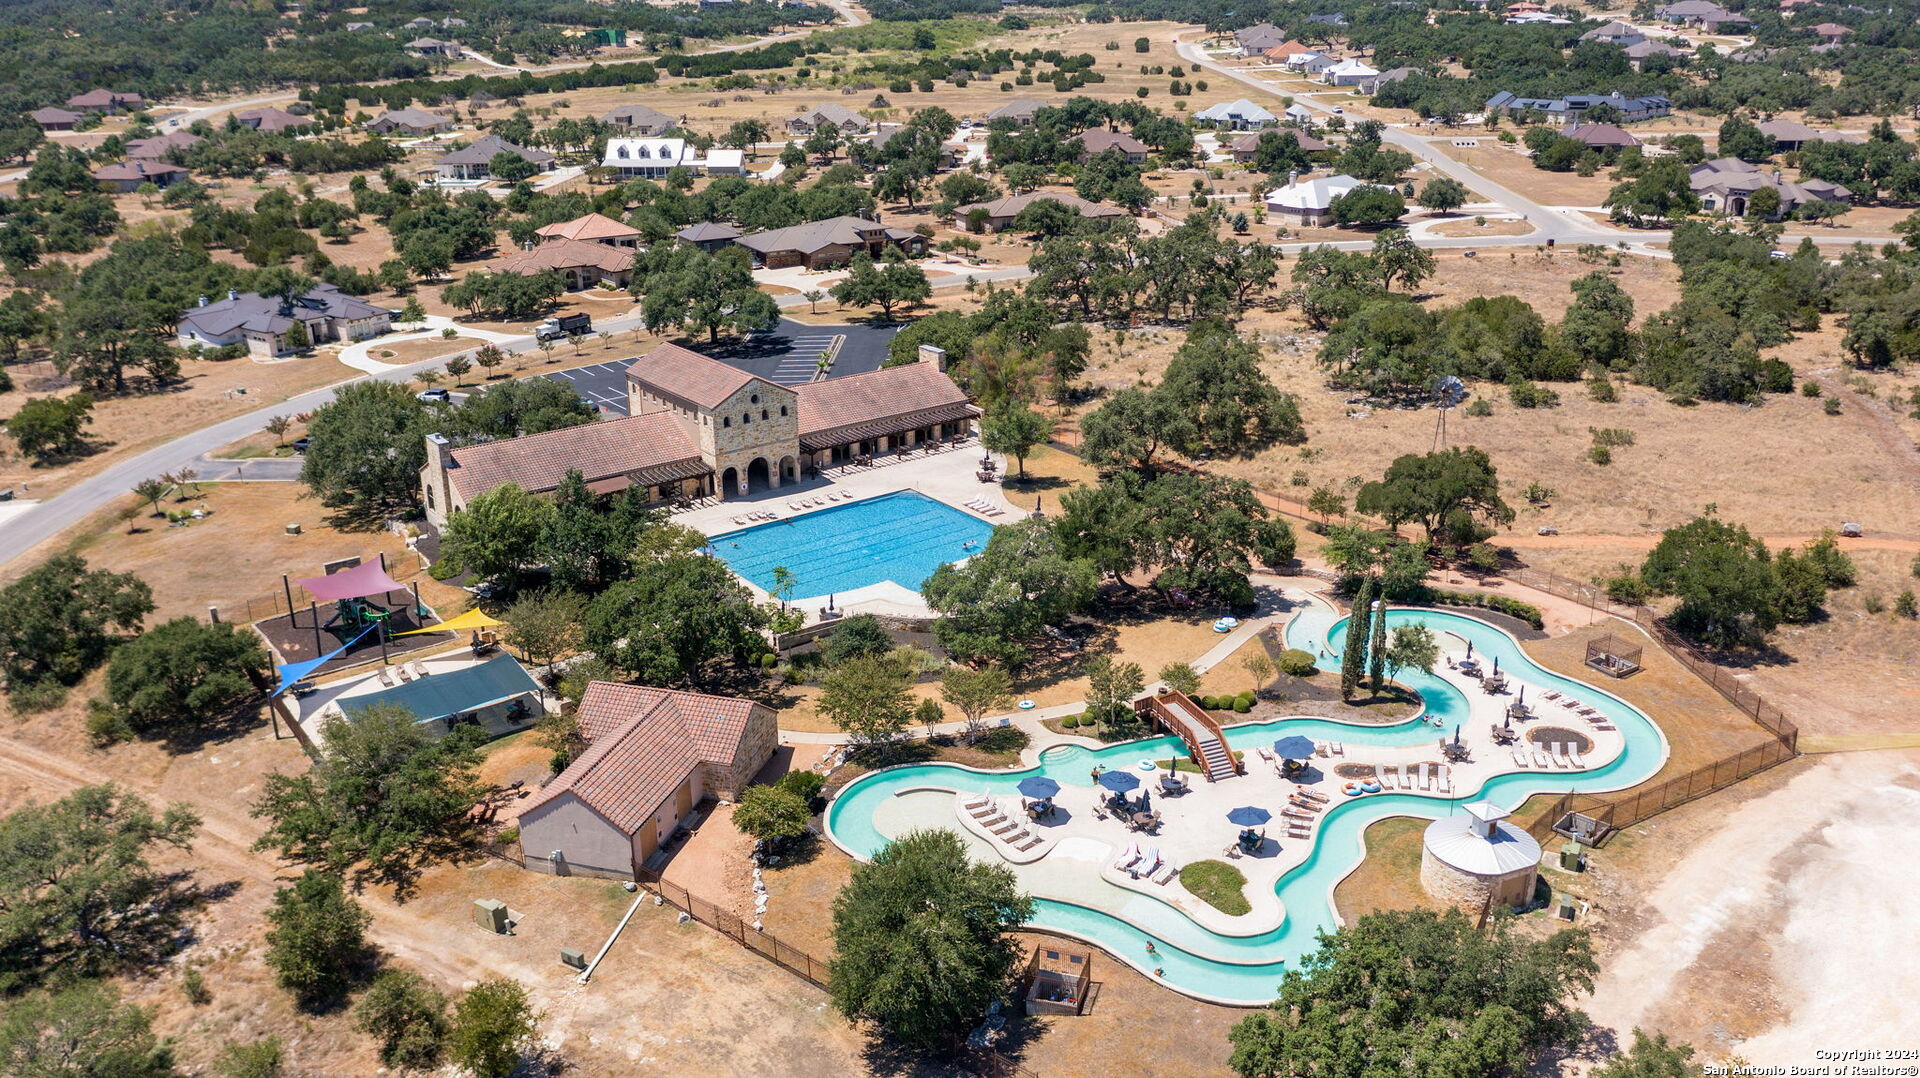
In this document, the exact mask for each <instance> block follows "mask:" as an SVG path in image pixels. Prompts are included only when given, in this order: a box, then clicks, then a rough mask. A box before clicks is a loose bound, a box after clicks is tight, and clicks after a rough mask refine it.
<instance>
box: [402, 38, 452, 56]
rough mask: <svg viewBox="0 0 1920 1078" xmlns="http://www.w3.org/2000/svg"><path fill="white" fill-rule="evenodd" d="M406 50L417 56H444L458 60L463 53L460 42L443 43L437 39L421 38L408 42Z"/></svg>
mask: <svg viewBox="0 0 1920 1078" xmlns="http://www.w3.org/2000/svg"><path fill="white" fill-rule="evenodd" d="M405 48H406V50H407V51H408V52H410V53H413V54H414V55H415V56H444V57H447V58H448V59H458V58H459V56H460V52H461V47H460V43H459V42H458V41H442V40H440V39H439V38H437V37H419V38H414V39H413V40H412V41H409V42H407V44H406V46H405Z"/></svg>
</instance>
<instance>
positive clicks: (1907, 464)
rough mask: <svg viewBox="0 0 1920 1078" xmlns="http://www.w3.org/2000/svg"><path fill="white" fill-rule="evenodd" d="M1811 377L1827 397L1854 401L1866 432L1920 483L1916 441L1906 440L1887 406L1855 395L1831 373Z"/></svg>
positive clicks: (1823, 372) (1908, 476)
mask: <svg viewBox="0 0 1920 1078" xmlns="http://www.w3.org/2000/svg"><path fill="white" fill-rule="evenodd" d="M1811 377H1812V378H1813V380H1814V381H1815V382H1818V383H1819V384H1820V388H1821V389H1822V390H1825V391H1826V394H1827V396H1829V397H1834V398H1841V397H1844V398H1846V399H1847V400H1849V401H1851V402H1852V404H1853V407H1854V408H1855V409H1857V414H1859V415H1862V416H1865V417H1866V421H1867V430H1868V433H1870V434H1872V435H1873V438H1874V441H1877V442H1879V443H1880V447H1881V448H1882V449H1885V450H1886V451H1887V456H1888V457H1890V458H1892V459H1893V460H1895V461H1898V462H1899V464H1900V466H1901V467H1902V468H1904V469H1906V472H1907V478H1909V479H1911V480H1913V481H1914V482H1916V483H1920V446H1915V445H1914V444H1913V439H1911V438H1909V437H1907V433H1906V432H1905V431H1903V430H1901V429H1900V424H1899V422H1898V421H1897V420H1896V419H1895V418H1894V415H1893V412H1892V411H1891V410H1890V409H1888V408H1887V406H1886V405H1885V404H1883V403H1881V402H1880V401H1877V400H1875V399H1873V398H1872V397H1868V396H1866V395H1864V394H1861V393H1856V392H1855V391H1854V390H1853V387H1851V386H1849V385H1846V384H1845V383H1843V382H1841V381H1839V380H1837V379H1836V378H1835V377H1834V375H1833V373H1832V372H1830V371H1815V372H1813V374H1812V376H1811Z"/></svg>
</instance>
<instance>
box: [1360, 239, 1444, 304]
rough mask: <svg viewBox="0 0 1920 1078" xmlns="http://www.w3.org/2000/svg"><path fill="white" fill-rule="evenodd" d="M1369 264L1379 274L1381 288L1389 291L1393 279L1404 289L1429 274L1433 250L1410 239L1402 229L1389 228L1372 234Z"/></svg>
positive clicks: (1416, 285) (1415, 286)
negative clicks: (1371, 263) (1371, 259)
mask: <svg viewBox="0 0 1920 1078" xmlns="http://www.w3.org/2000/svg"><path fill="white" fill-rule="evenodd" d="M1373 264H1374V267H1375V268H1376V269H1378V270H1379V273H1380V287H1381V290H1382V291H1386V292H1391V291H1393V282H1394V278H1396V277H1397V278H1399V279H1400V282H1401V283H1402V284H1404V285H1406V286H1407V287H1408V288H1417V287H1419V285H1420V282H1421V281H1424V280H1426V279H1427V278H1429V277H1431V276H1433V272H1434V262H1433V252H1432V251H1428V250H1426V249H1424V248H1422V247H1421V246H1419V245H1418V244H1416V243H1414V242H1413V237H1412V236H1411V235H1409V234H1408V232H1407V230H1406V229H1404V228H1389V229H1387V230H1386V231H1384V232H1379V233H1376V234H1375V235H1374V237H1373Z"/></svg>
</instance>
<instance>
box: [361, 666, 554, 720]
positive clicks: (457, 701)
mask: <svg viewBox="0 0 1920 1078" xmlns="http://www.w3.org/2000/svg"><path fill="white" fill-rule="evenodd" d="M539 692H540V686H539V684H538V683H536V682H535V681H534V680H533V676H532V675H531V674H528V673H527V671H526V670H525V669H524V668H523V667H521V665H520V664H519V663H518V662H516V661H514V658H513V656H511V655H498V656H495V657H494V658H491V659H488V660H487V661H486V662H483V663H480V664H478V665H476V666H467V667H462V668H460V669H458V670H450V671H447V672H445V673H439V674H433V675H431V676H429V677H423V678H416V679H414V680H413V681H408V682H403V683H402V684H400V685H396V686H394V687H393V688H391V689H381V690H380V691H379V692H370V693H367V694H366V695H364V696H355V697H352V698H351V699H347V700H342V701H340V710H341V711H343V712H345V713H346V714H347V716H348V717H349V718H352V717H353V716H355V715H358V714H360V713H361V712H363V711H366V710H367V709H368V708H371V707H377V706H380V705H382V704H389V705H394V706H398V707H403V708H406V709H407V710H408V711H411V712H413V714H414V721H415V722H416V723H422V722H432V721H434V720H435V719H446V718H452V717H453V716H455V715H460V714H464V713H466V712H469V711H478V710H480V709H481V708H483V707H489V706H491V705H493V704H503V703H506V702H507V701H508V700H512V699H514V698H516V697H520V696H532V695H535V694H538V693H539Z"/></svg>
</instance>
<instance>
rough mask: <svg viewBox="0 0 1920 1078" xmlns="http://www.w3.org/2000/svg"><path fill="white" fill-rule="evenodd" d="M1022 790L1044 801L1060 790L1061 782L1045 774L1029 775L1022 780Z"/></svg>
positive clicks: (1029, 795)
mask: <svg viewBox="0 0 1920 1078" xmlns="http://www.w3.org/2000/svg"><path fill="white" fill-rule="evenodd" d="M1020 792H1021V793H1023V794H1025V795H1027V796H1028V797H1037V798H1039V799H1041V800H1042V801H1044V800H1046V799H1047V798H1049V797H1052V796H1053V795H1054V794H1057V793H1059V792H1060V784H1059V783H1057V782H1055V781H1053V780H1052V779H1050V778H1047V777H1046V776H1045V775H1029V776H1028V777H1026V778H1024V779H1021V780H1020Z"/></svg>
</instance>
